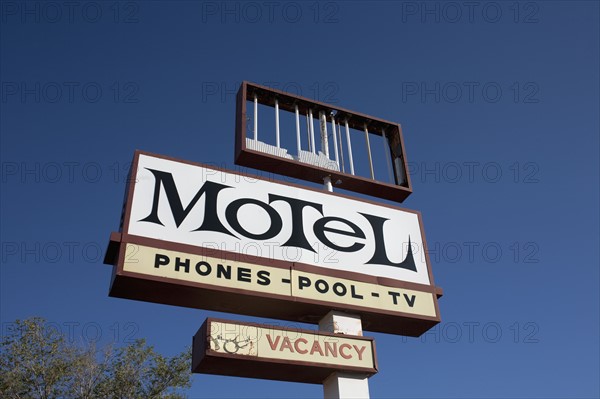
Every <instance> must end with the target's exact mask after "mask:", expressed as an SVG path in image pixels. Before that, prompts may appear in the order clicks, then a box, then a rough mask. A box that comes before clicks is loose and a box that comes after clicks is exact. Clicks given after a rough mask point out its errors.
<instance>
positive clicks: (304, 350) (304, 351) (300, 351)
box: [294, 338, 308, 355]
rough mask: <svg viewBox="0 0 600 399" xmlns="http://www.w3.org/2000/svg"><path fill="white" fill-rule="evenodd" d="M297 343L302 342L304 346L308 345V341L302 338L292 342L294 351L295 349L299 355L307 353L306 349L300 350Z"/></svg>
mask: <svg viewBox="0 0 600 399" xmlns="http://www.w3.org/2000/svg"><path fill="white" fill-rule="evenodd" d="M298 342H304V344H307V343H308V341H307V340H305V339H304V338H298V339H297V340H296V341H294V349H296V352H298V353H299V354H301V355H304V354H306V353H308V349H300V345H298Z"/></svg>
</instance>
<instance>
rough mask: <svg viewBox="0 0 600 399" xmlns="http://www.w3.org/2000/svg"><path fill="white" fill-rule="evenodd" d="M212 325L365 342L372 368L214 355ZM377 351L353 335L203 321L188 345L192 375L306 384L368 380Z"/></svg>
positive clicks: (361, 338) (369, 339)
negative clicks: (349, 376) (337, 376)
mask: <svg viewBox="0 0 600 399" xmlns="http://www.w3.org/2000/svg"><path fill="white" fill-rule="evenodd" d="M213 322H218V323H227V324H235V325H241V326H249V327H258V328H264V329H276V330H280V331H290V332H293V333H305V334H313V335H314V334H318V335H319V336H323V337H329V336H330V337H337V338H352V339H358V340H363V341H368V343H369V345H371V348H372V352H373V365H374V368H365V367H353V366H344V365H333V364H324V363H318V362H310V361H296V360H285V359H269V358H260V357H257V356H248V355H237V354H229V353H221V352H216V351H213V350H212V349H210V342H209V337H208V331H209V330H208V329H209V325H210V324H211V323H213ZM377 368H378V366H377V350H376V347H375V340H374V339H373V338H371V337H363V336H355V335H342V336H340V335H336V334H332V333H327V332H322V331H314V330H306V329H300V328H289V327H280V326H273V325H268V324H259V323H246V322H239V321H233V320H225V319H218V318H211V317H209V318H207V319H206V321H205V322H204V323H203V324H202V326H201V327H200V329H199V330H198V332H196V334H195V335H194V338H193V344H192V372H193V373H202V374H218V375H228V376H235V377H246V378H261V379H268V380H278V381H292V382H305V383H309V384H322V383H323V381H324V380H325V379H326V378H327V377H329V376H330V375H331V374H332V373H335V372H351V373H356V374H364V375H365V376H366V377H370V376H372V375H374V374H376V373H377V371H378V369H377Z"/></svg>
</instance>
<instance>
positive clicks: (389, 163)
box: [381, 129, 394, 183]
mask: <svg viewBox="0 0 600 399" xmlns="http://www.w3.org/2000/svg"><path fill="white" fill-rule="evenodd" d="M381 136H382V137H383V155H384V156H385V160H386V161H387V170H388V182H390V183H394V172H393V171H392V154H391V151H390V143H389V141H388V138H387V136H386V135H385V129H381Z"/></svg>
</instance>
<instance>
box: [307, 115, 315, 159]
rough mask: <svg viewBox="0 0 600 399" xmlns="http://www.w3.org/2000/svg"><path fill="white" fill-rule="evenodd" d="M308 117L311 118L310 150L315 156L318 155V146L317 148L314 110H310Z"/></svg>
mask: <svg viewBox="0 0 600 399" xmlns="http://www.w3.org/2000/svg"><path fill="white" fill-rule="evenodd" d="M308 116H309V118H308V119H309V120H310V122H309V130H310V150H311V151H312V153H313V154H316V153H317V150H316V148H315V147H316V146H315V124H314V122H313V113H312V109H309V110H308Z"/></svg>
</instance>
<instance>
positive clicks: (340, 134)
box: [337, 123, 346, 173]
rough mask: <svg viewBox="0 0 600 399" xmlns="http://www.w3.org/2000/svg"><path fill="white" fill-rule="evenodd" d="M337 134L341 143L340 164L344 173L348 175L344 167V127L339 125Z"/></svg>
mask: <svg viewBox="0 0 600 399" xmlns="http://www.w3.org/2000/svg"><path fill="white" fill-rule="evenodd" d="M337 134H338V141H339V142H340V164H341V167H342V172H344V173H346V168H345V166H344V142H343V141H342V127H341V126H340V124H339V123H338V124H337Z"/></svg>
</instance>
